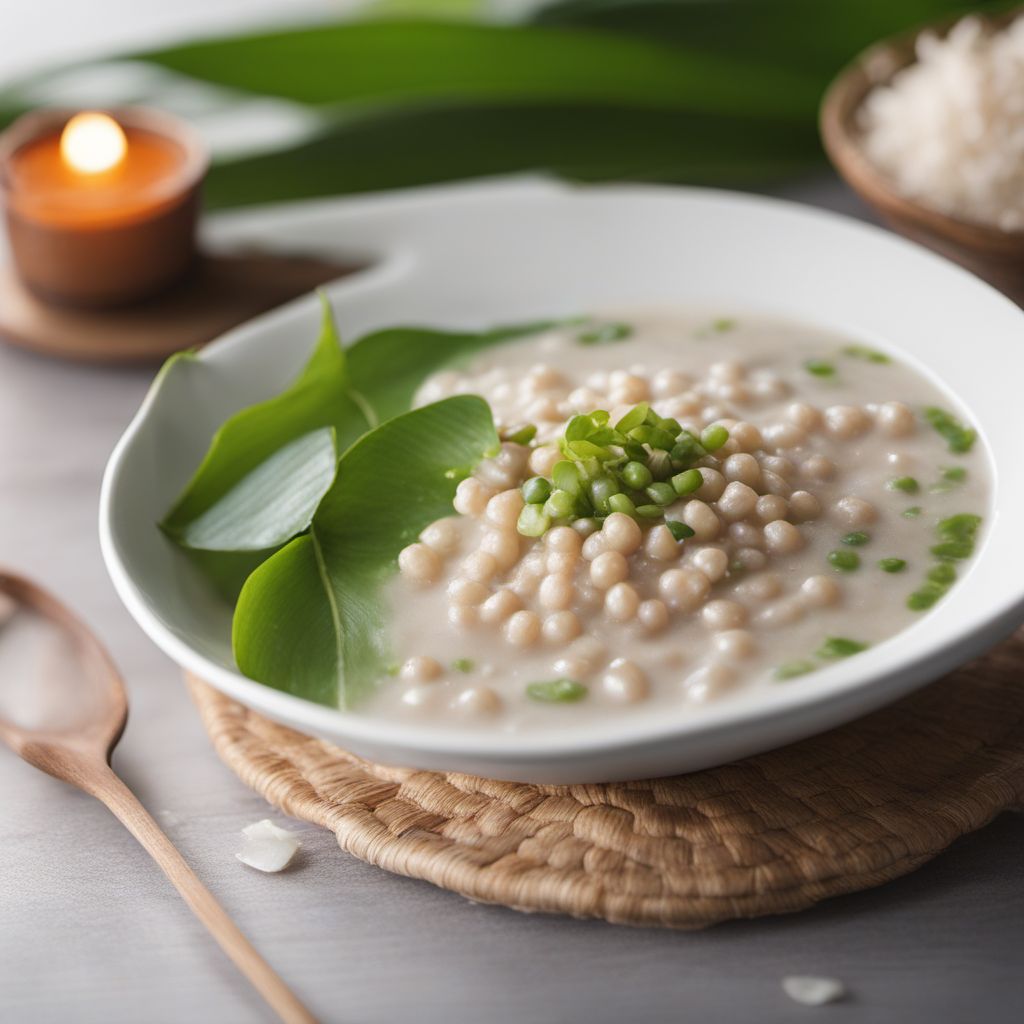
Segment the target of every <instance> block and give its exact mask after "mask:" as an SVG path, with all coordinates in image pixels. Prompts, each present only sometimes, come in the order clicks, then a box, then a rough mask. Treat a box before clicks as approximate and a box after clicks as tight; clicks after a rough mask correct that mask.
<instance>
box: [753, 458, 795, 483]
mask: <svg viewBox="0 0 1024 1024" xmlns="http://www.w3.org/2000/svg"><path fill="white" fill-rule="evenodd" d="M760 462H761V469H762V470H763V471H766V472H771V473H774V474H775V475H776V476H781V477H782V479H783V480H792V479H793V478H794V477H795V476H796V466H794V465H793V462H792V460H791V459H787V458H786V456H785V455H762V456H761V458H760Z"/></svg>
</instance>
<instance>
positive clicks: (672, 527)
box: [665, 519, 696, 541]
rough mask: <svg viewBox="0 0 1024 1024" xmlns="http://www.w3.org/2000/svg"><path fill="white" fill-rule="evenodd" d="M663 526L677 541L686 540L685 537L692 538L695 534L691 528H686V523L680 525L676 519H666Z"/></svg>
mask: <svg viewBox="0 0 1024 1024" xmlns="http://www.w3.org/2000/svg"><path fill="white" fill-rule="evenodd" d="M665 525H666V526H667V527H668V532H669V533H671V534H672V536H673V537H675V539H676V540H678V541H683V540H686V539H687V537H692V536H693V535H694V534H695V533H696V531H695V530H694V529H693V527H692V526H687V525H686V523H681V522H679V520H678V519H666V520H665Z"/></svg>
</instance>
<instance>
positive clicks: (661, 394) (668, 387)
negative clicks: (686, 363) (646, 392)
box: [651, 370, 693, 398]
mask: <svg viewBox="0 0 1024 1024" xmlns="http://www.w3.org/2000/svg"><path fill="white" fill-rule="evenodd" d="M692 386H693V379H692V378H691V377H689V376H687V374H685V373H680V371H679V370H659V371H658V372H657V373H656V374H655V375H654V380H653V381H651V390H652V391H653V392H654V397H655V398H668V397H670V396H672V395H678V394H680V392H683V391H687V390H688V389H689V388H691V387H692Z"/></svg>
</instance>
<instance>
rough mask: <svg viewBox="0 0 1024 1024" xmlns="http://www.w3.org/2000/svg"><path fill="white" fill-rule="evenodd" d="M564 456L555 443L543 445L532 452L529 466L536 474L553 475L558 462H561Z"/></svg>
mask: <svg viewBox="0 0 1024 1024" xmlns="http://www.w3.org/2000/svg"><path fill="white" fill-rule="evenodd" d="M563 458H564V456H563V455H562V453H561V452H560V451H559V450H558V449H557V448H555V447H554V446H553V445H547V444H545V445H541V446H540V447H539V448H534V449H533V451H532V452H530V461H529V467H530V472H531V473H533V475H534V476H547V477H550V476H551V471H552V470H553V469H554V468H555V463H556V462H561V461H562V459H563Z"/></svg>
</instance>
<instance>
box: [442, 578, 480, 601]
mask: <svg viewBox="0 0 1024 1024" xmlns="http://www.w3.org/2000/svg"><path fill="white" fill-rule="evenodd" d="M446 593H447V594H448V601H449V603H450V604H461V605H477V604H483V602H484V601H486V600H487V598H488V597H489V596H490V593H491V592H490V590H488V589H487V587H485V586H484V585H483V584H482V583H478V582H477V581H476V580H470V579H466V578H465V577H464V576H456V577H455V578H454V579H453V580H452V581H451V582H450V583H449V584H448V587H447V591H446Z"/></svg>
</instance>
